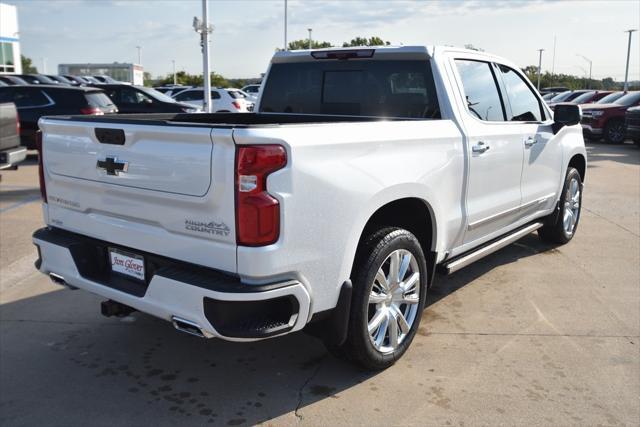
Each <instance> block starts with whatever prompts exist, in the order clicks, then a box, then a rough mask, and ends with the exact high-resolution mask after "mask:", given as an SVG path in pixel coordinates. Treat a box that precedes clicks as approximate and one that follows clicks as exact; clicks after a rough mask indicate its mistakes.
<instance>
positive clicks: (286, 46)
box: [284, 0, 289, 50]
mask: <svg viewBox="0 0 640 427" xmlns="http://www.w3.org/2000/svg"><path fill="white" fill-rule="evenodd" d="M284 50H289V45H288V43H287V0H284Z"/></svg>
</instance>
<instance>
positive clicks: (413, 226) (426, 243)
mask: <svg viewBox="0 0 640 427" xmlns="http://www.w3.org/2000/svg"><path fill="white" fill-rule="evenodd" d="M434 226H435V221H434V220H433V217H432V214H431V210H430V209H429V206H428V205H427V203H426V202H425V201H424V200H421V199H417V198H406V199H399V200H394V201H393V202H390V203H387V204H386V205H384V206H382V207H380V208H379V209H378V210H377V211H375V213H374V214H373V215H372V216H371V218H369V221H367V224H366V225H365V227H364V230H363V231H362V235H361V236H360V241H359V242H358V249H359V248H360V246H361V244H362V242H363V241H364V239H366V238H367V236H369V235H370V234H371V233H373V232H375V230H378V229H380V228H382V227H399V228H404V229H405V230H407V231H409V232H411V233H412V234H413V235H414V236H416V238H417V239H418V241H419V242H420V246H421V247H422V251H423V252H424V255H425V256H426V257H428V256H429V253H430V252H431V251H432V244H433V242H434V237H435V236H434V235H435V228H434Z"/></svg>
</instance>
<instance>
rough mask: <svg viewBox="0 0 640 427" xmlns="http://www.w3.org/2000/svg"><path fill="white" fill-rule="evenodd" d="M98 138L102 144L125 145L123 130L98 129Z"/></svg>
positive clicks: (96, 130)
mask: <svg viewBox="0 0 640 427" xmlns="http://www.w3.org/2000/svg"><path fill="white" fill-rule="evenodd" d="M95 132H96V138H98V141H100V142H101V143H102V144H111V145H124V139H125V138H124V131H123V130H122V129H109V128H96V129H95Z"/></svg>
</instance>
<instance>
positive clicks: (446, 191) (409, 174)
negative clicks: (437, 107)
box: [233, 120, 464, 312]
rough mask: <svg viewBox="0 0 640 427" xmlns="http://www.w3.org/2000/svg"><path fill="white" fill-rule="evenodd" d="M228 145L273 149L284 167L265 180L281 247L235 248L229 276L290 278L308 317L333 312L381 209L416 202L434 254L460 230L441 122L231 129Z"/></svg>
mask: <svg viewBox="0 0 640 427" xmlns="http://www.w3.org/2000/svg"><path fill="white" fill-rule="evenodd" d="M233 138H234V141H235V142H236V144H240V145H241V144H281V145H283V146H284V147H285V148H286V150H287V154H288V164H287V166H286V168H284V169H282V170H280V171H278V172H275V173H273V174H271V175H270V176H269V177H268V182H267V187H268V189H269V192H270V193H271V194H272V195H273V196H274V197H276V198H277V199H278V200H279V201H280V203H281V211H280V215H281V235H280V239H279V241H278V242H277V243H276V244H274V245H270V246H267V247H262V248H249V247H238V250H237V251H238V256H237V264H238V273H239V274H240V276H241V277H242V279H243V280H244V281H245V282H248V283H251V282H255V283H262V282H269V281H272V280H275V279H277V278H297V279H298V280H300V281H301V282H302V283H304V284H305V285H306V286H307V288H308V290H309V292H310V294H311V295H312V301H313V307H312V311H313V312H319V311H323V310H327V309H330V308H333V307H334V306H335V304H336V301H337V298H338V290H339V288H340V286H341V285H342V283H343V282H344V281H345V280H347V279H348V278H349V277H350V273H351V268H352V265H353V259H354V256H355V252H356V249H357V245H358V241H359V239H360V236H361V234H362V231H363V228H364V226H365V224H366V223H367V221H368V220H369V218H370V217H371V216H372V215H373V213H374V212H375V211H376V210H377V209H379V208H380V207H381V206H384V205H385V204H387V203H389V202H392V201H394V200H397V199H402V198H407V197H414V198H419V199H422V200H424V201H425V202H426V203H427V204H428V205H429V206H430V208H431V210H432V212H433V214H434V215H435V217H436V221H437V224H436V230H435V234H436V235H437V242H434V244H433V247H432V248H431V249H433V250H438V248H444V247H447V246H448V245H449V244H450V242H451V241H452V240H453V239H455V237H456V234H457V232H458V230H460V227H461V224H462V222H463V218H462V201H461V197H462V185H463V178H464V173H463V167H464V158H463V147H462V138H461V135H460V132H459V130H458V128H457V127H456V126H455V124H454V123H453V122H452V121H450V120H433V121H397V122H393V121H380V122H372V123H371V122H370V123H333V124H314V125H296V126H284V127H273V128H249V129H236V130H235V131H234V134H233ZM399 214H400V213H399ZM426 220H427V219H426V218H425V221H426Z"/></svg>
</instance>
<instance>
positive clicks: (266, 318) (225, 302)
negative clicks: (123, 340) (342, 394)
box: [33, 228, 311, 341]
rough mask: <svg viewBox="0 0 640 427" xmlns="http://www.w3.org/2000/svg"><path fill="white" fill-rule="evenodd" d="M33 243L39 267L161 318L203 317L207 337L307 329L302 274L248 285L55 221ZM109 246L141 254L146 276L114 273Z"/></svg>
mask: <svg viewBox="0 0 640 427" xmlns="http://www.w3.org/2000/svg"><path fill="white" fill-rule="evenodd" d="M33 243H34V244H35V245H36V246H37V247H38V253H39V258H38V260H37V261H36V268H37V269H38V270H40V272H42V273H44V274H51V273H53V274H54V275H55V276H56V277H57V278H63V280H64V282H66V283H67V284H68V285H69V286H71V287H75V288H79V289H84V290H87V291H89V292H92V293H94V294H97V295H101V296H103V297H105V298H108V299H111V300H113V301H117V302H119V303H121V304H125V305H127V306H129V307H132V308H134V309H136V310H138V311H141V312H144V313H148V314H151V315H153V316H156V317H159V318H161V319H165V320H167V321H172V320H173V319H174V318H179V319H182V320H185V321H187V322H190V323H192V324H195V325H198V326H199V328H200V330H201V331H202V335H204V336H205V337H207V338H213V337H217V338H222V339H226V340H230V341H251V340H256V339H263V338H267V337H272V336H277V335H283V334H286V333H289V332H294V331H297V330H300V329H302V328H303V327H304V326H305V325H306V323H307V320H308V318H309V309H310V305H311V300H310V297H309V293H308V292H307V290H306V289H305V288H304V286H303V285H302V284H300V283H299V282H298V281H295V280H291V281H286V282H280V283H274V284H269V285H259V286H258V285H246V284H243V283H241V282H240V280H239V279H238V278H237V277H235V276H231V275H227V274H223V273H220V272H217V271H214V270H211V269H207V268H203V267H200V266H196V265H193V264H187V263H184V262H180V261H176V260H172V259H168V258H162V257H158V256H156V255H153V254H149V253H144V252H141V251H137V250H135V249H130V248H123V247H121V246H119V245H114V244H111V243H109V242H104V241H101V240H96V239H92V238H89V237H86V236H81V235H78V234H75V233H71V232H68V231H64V230H59V229H55V228H43V229H40V230H37V231H36V232H35V233H34V234H33ZM109 247H115V248H117V249H121V250H127V251H130V252H134V253H137V254H139V255H142V256H143V257H144V258H145V264H146V272H147V280H146V281H145V282H144V283H142V282H137V281H135V280H132V279H128V278H126V277H124V276H121V275H119V274H117V273H112V272H111V270H110V267H109V265H108V252H107V248H109ZM59 281H60V280H59Z"/></svg>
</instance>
